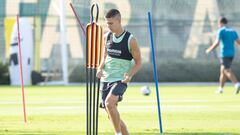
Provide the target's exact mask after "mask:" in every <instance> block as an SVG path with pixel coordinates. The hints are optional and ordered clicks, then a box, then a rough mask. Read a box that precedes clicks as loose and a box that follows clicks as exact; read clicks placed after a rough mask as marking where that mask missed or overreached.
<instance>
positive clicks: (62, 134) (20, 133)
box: [0, 130, 240, 135]
mask: <svg viewBox="0 0 240 135" xmlns="http://www.w3.org/2000/svg"><path fill="white" fill-rule="evenodd" d="M0 134H1V135H2V134H4V135H86V133H84V132H66V131H62V132H61V131H59V132H55V131H54V132H43V131H40V132H37V131H33V132H32V131H27V132H24V131H14V132H8V131H1V130H0ZM99 135H113V133H112V132H100V133H99ZM131 135H240V133H167V132H166V133H163V134H159V133H156V132H155V133H131Z"/></svg>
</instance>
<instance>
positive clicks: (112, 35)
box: [96, 9, 141, 135]
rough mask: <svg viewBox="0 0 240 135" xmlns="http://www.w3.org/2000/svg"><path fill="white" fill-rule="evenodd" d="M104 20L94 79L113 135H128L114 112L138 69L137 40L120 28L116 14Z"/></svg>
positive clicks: (111, 14) (114, 11)
mask: <svg viewBox="0 0 240 135" xmlns="http://www.w3.org/2000/svg"><path fill="white" fill-rule="evenodd" d="M105 20H106V23H107V27H108V28H109V30H110V31H109V32H108V33H106V34H105V52H104V56H103V60H102V62H101V64H100V66H99V68H98V71H97V75H96V76H97V77H98V78H101V89H100V90H101V92H102V103H101V107H102V108H105V110H106V112H107V114H108V118H109V120H110V121H111V122H112V124H113V127H114V129H115V135H128V134H129V133H128V130H127V127H126V125H125V124H124V122H123V121H122V119H121V118H120V114H119V112H118V110H117V103H118V102H119V101H121V100H122V96H123V94H124V92H125V91H126V89H127V83H128V82H130V81H131V78H132V77H133V75H134V74H136V73H137V71H138V70H139V69H140V67H141V54H140V50H139V47H138V45H137V40H136V39H135V38H134V37H133V35H132V34H131V33H129V32H128V31H126V30H124V28H123V27H122V25H121V14H120V12H119V11H118V10H116V9H111V10H109V11H108V12H107V13H106V15H105ZM132 59H133V60H134V64H132Z"/></svg>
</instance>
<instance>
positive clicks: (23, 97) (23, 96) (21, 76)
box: [17, 15, 27, 123]
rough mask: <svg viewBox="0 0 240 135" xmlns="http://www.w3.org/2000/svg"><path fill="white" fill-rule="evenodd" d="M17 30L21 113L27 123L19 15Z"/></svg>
mask: <svg viewBox="0 0 240 135" xmlns="http://www.w3.org/2000/svg"><path fill="white" fill-rule="evenodd" d="M17 32H18V51H19V61H20V66H19V67H20V79H21V86H22V101H23V113H24V122H25V123H27V115H26V106H25V95H24V82H23V73H22V53H21V41H20V31H19V15H17Z"/></svg>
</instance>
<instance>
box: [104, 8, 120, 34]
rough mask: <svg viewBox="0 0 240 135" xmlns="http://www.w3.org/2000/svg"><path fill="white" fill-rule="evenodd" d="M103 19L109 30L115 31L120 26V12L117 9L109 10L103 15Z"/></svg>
mask: <svg viewBox="0 0 240 135" xmlns="http://www.w3.org/2000/svg"><path fill="white" fill-rule="evenodd" d="M105 20H106V23H107V27H108V28H109V30H110V31H112V32H116V30H118V29H119V28H121V14H120V12H119V11H118V10H117V9H111V10H109V11H108V12H107V13H106V15H105Z"/></svg>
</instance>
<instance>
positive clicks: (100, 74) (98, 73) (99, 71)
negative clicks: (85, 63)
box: [96, 69, 103, 79]
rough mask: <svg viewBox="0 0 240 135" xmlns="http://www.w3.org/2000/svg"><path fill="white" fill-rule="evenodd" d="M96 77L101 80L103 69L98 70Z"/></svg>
mask: <svg viewBox="0 0 240 135" xmlns="http://www.w3.org/2000/svg"><path fill="white" fill-rule="evenodd" d="M96 76H97V78H99V79H100V78H101V77H103V73H102V69H98V70H97V73H96Z"/></svg>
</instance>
